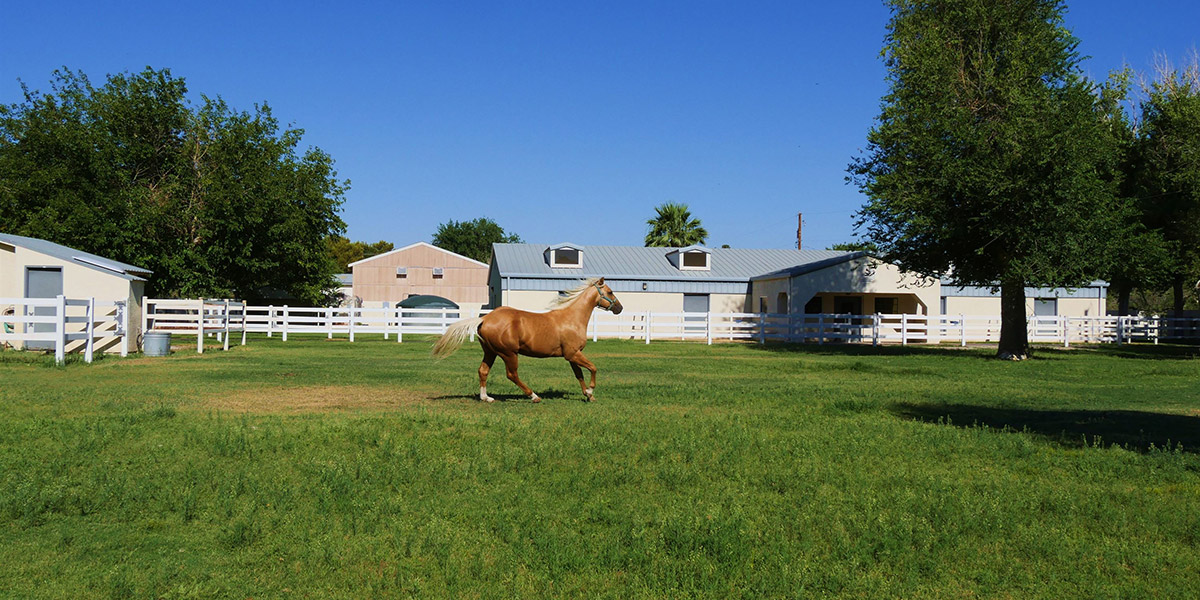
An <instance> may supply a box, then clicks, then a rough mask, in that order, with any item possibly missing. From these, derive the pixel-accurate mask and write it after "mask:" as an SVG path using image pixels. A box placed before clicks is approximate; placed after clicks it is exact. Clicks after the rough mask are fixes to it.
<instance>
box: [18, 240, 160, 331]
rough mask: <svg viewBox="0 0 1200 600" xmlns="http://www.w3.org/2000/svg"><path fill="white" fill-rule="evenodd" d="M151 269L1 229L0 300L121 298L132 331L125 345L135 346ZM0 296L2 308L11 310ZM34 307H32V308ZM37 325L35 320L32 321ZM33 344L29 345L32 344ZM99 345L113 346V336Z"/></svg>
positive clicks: (107, 299)
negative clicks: (58, 297)
mask: <svg viewBox="0 0 1200 600" xmlns="http://www.w3.org/2000/svg"><path fill="white" fill-rule="evenodd" d="M150 275H151V271H150V270H148V269H143V268H142V267H137V266H134V265H129V264H125V263H122V262H118V261H115V260H112V259H109V258H105V257H103V256H98V255H95V254H92V253H90V252H84V251H82V250H76V249H75V248H70V247H67V246H63V245H61V244H56V243H54V242H48V241H46V240H41V239H37V238H31V237H24V236H19V235H11V234H0V299H2V298H54V297H56V296H59V295H63V296H66V297H67V298H75V299H83V298H96V299H97V300H103V301H109V302H112V301H118V300H124V301H125V302H126V305H125V306H126V307H127V310H128V312H129V316H128V321H127V322H128V323H129V328H130V331H129V332H128V335H126V336H125V339H124V342H125V345H126V350H128V351H130V352H136V351H137V339H138V337H139V334H140V333H141V331H140V329H141V322H142V297H143V295H144V293H145V286H146V278H148V277H149V276H150ZM13 309H14V307H13V306H12V305H11V304H9V305H5V304H4V303H3V301H2V300H0V311H7V310H13ZM35 310H36V309H35ZM30 327H38V325H36V324H35V325H30ZM34 346H36V344H30V346H29V347H34ZM100 347H101V348H103V349H104V350H107V351H116V350H119V348H118V347H117V346H116V338H113V340H112V341H111V342H102V343H101V344H100Z"/></svg>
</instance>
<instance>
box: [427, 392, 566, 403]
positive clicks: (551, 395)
mask: <svg viewBox="0 0 1200 600" xmlns="http://www.w3.org/2000/svg"><path fill="white" fill-rule="evenodd" d="M578 395H579V398H578V400H581V401H582V400H583V392H579V393H578ZM491 396H492V397H493V398H495V399H496V402H525V403H527V404H532V403H533V402H532V401H530V400H529V397H528V396H526V395H525V394H492V395H491ZM538 396H539V397H540V398H541V399H542V400H557V399H562V398H570V397H571V395H570V394H568V393H567V392H564V391H562V390H546V391H545V392H539V393H538ZM429 399H430V400H475V401H479V394H478V393H476V394H446V395H443V396H431V397H430V398H429Z"/></svg>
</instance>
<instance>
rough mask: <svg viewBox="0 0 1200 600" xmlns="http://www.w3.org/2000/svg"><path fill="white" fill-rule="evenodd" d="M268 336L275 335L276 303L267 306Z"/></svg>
mask: <svg viewBox="0 0 1200 600" xmlns="http://www.w3.org/2000/svg"><path fill="white" fill-rule="evenodd" d="M267 337H275V305H274V304H271V305H269V306H267Z"/></svg>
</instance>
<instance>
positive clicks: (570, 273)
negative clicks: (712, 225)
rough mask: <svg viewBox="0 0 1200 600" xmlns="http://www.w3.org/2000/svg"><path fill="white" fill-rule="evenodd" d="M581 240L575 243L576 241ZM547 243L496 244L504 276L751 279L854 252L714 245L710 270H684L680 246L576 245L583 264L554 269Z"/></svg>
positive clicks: (494, 249)
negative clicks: (678, 259)
mask: <svg viewBox="0 0 1200 600" xmlns="http://www.w3.org/2000/svg"><path fill="white" fill-rule="evenodd" d="M571 245H572V246H576V245H575V244H571ZM549 247H550V246H548V245H546V244H493V245H492V252H493V259H492V260H493V261H494V262H495V264H496V267H497V270H498V271H499V273H500V276H501V277H516V278H533V279H574V280H577V279H582V278H587V277H610V278H613V279H638V280H646V281H724V282H748V281H750V278H752V277H755V276H757V275H761V274H763V273H770V272H773V271H780V270H783V269H788V268H791V267H795V266H797V265H805V264H809V263H815V262H820V261H826V260H830V259H842V260H844V259H846V258H848V257H849V256H850V255H853V254H861V253H854V252H837V251H833V250H791V249H766V250H763V249H753V248H711V249H706V250H708V251H709V252H711V253H712V256H711V261H710V262H709V264H710V266H711V268H710V269H709V270H680V269H677V268H676V267H675V266H674V265H672V264H671V261H670V260H668V259H667V255H668V254H670V253H671V252H673V251H676V250H679V249H678V248H645V247H641V246H577V247H579V248H581V250H582V253H583V268H581V269H563V268H559V269H552V268H550V265H548V264H546V259H545V255H544V252H545V251H546V249H547V248H549Z"/></svg>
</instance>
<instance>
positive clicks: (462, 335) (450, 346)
mask: <svg viewBox="0 0 1200 600" xmlns="http://www.w3.org/2000/svg"><path fill="white" fill-rule="evenodd" d="M482 322H483V317H475V318H473V319H463V320H461V321H459V322H457V323H454V324H452V325H450V327H447V328H446V333H443V334H442V337H440V338H438V341H436V342H434V344H433V357H434V358H436V359H438V360H441V359H443V358H446V357H447V356H450V355H451V354H454V351H455V350H458V347H459V346H461V345H462V344H463V342H464V341H466V339H467V338H469V337H471V334H472V333H474V332H475V329H476V328H478V327H479V324H480V323H482Z"/></svg>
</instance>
